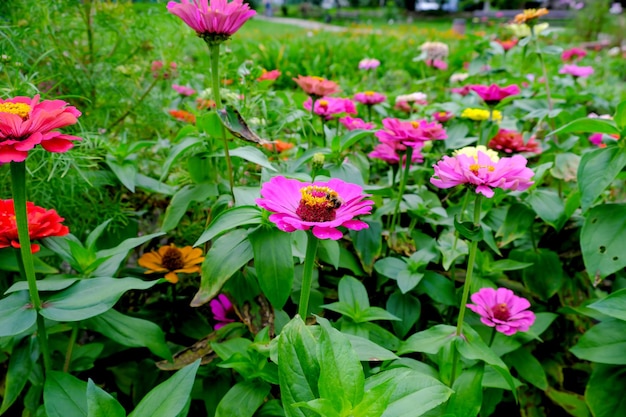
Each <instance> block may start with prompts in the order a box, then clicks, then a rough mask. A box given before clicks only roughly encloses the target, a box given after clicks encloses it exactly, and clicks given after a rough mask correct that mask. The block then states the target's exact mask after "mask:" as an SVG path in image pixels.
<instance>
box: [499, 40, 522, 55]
mask: <svg viewBox="0 0 626 417" xmlns="http://www.w3.org/2000/svg"><path fill="white" fill-rule="evenodd" d="M496 42H497V43H498V44H500V46H501V47H502V49H504V51H505V52H506V51H510V50H511V49H513V47H514V46H515V45H517V39H508V40H500V39H496Z"/></svg>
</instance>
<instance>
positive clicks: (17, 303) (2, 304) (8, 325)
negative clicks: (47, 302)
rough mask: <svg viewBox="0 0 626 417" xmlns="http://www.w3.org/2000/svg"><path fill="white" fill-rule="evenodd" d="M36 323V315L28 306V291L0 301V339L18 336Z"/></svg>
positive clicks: (29, 305)
mask: <svg viewBox="0 0 626 417" xmlns="http://www.w3.org/2000/svg"><path fill="white" fill-rule="evenodd" d="M36 321H37V313H36V312H35V309H33V308H32V306H31V304H30V297H29V296H28V291H20V292H16V293H13V294H11V295H9V296H7V297H4V298H3V299H2V300H0V337H1V336H14V335H17V334H20V333H22V332H23V331H26V330H28V329H30V328H31V327H32V326H33V325H34V324H35V322H36Z"/></svg>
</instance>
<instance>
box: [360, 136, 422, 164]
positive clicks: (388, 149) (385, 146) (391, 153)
mask: <svg viewBox="0 0 626 417" xmlns="http://www.w3.org/2000/svg"><path fill="white" fill-rule="evenodd" d="M421 149H422V146H421V145H419V146H413V154H412V155H411V163H416V162H424V155H422V152H421ZM367 156H369V157H370V158H372V159H380V160H382V161H385V162H387V163H388V164H391V165H395V164H398V163H400V155H399V154H398V152H397V151H396V149H395V147H394V146H393V145H391V144H389V143H387V142H381V143H379V144H378V145H376V147H375V148H374V150H373V151H372V152H370V153H369V154H368V155H367ZM402 161H403V163H402V165H403V166H406V165H405V162H406V154H405V155H402Z"/></svg>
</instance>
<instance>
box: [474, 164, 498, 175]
mask: <svg viewBox="0 0 626 417" xmlns="http://www.w3.org/2000/svg"><path fill="white" fill-rule="evenodd" d="M481 168H487V170H488V171H489V172H493V171H494V170H495V168H494V167H493V165H478V164H471V165H470V166H469V169H470V171H472V172H473V173H474V174H477V173H478V170H479V169H481Z"/></svg>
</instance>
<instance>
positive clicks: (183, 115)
mask: <svg viewBox="0 0 626 417" xmlns="http://www.w3.org/2000/svg"><path fill="white" fill-rule="evenodd" d="M169 113H170V115H171V116H172V117H174V118H175V119H176V120H180V121H181V122H187V123H191V124H194V125H195V124H196V116H195V115H193V114H192V113H189V112H188V111H185V110H175V109H174V110H170V111H169Z"/></svg>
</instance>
